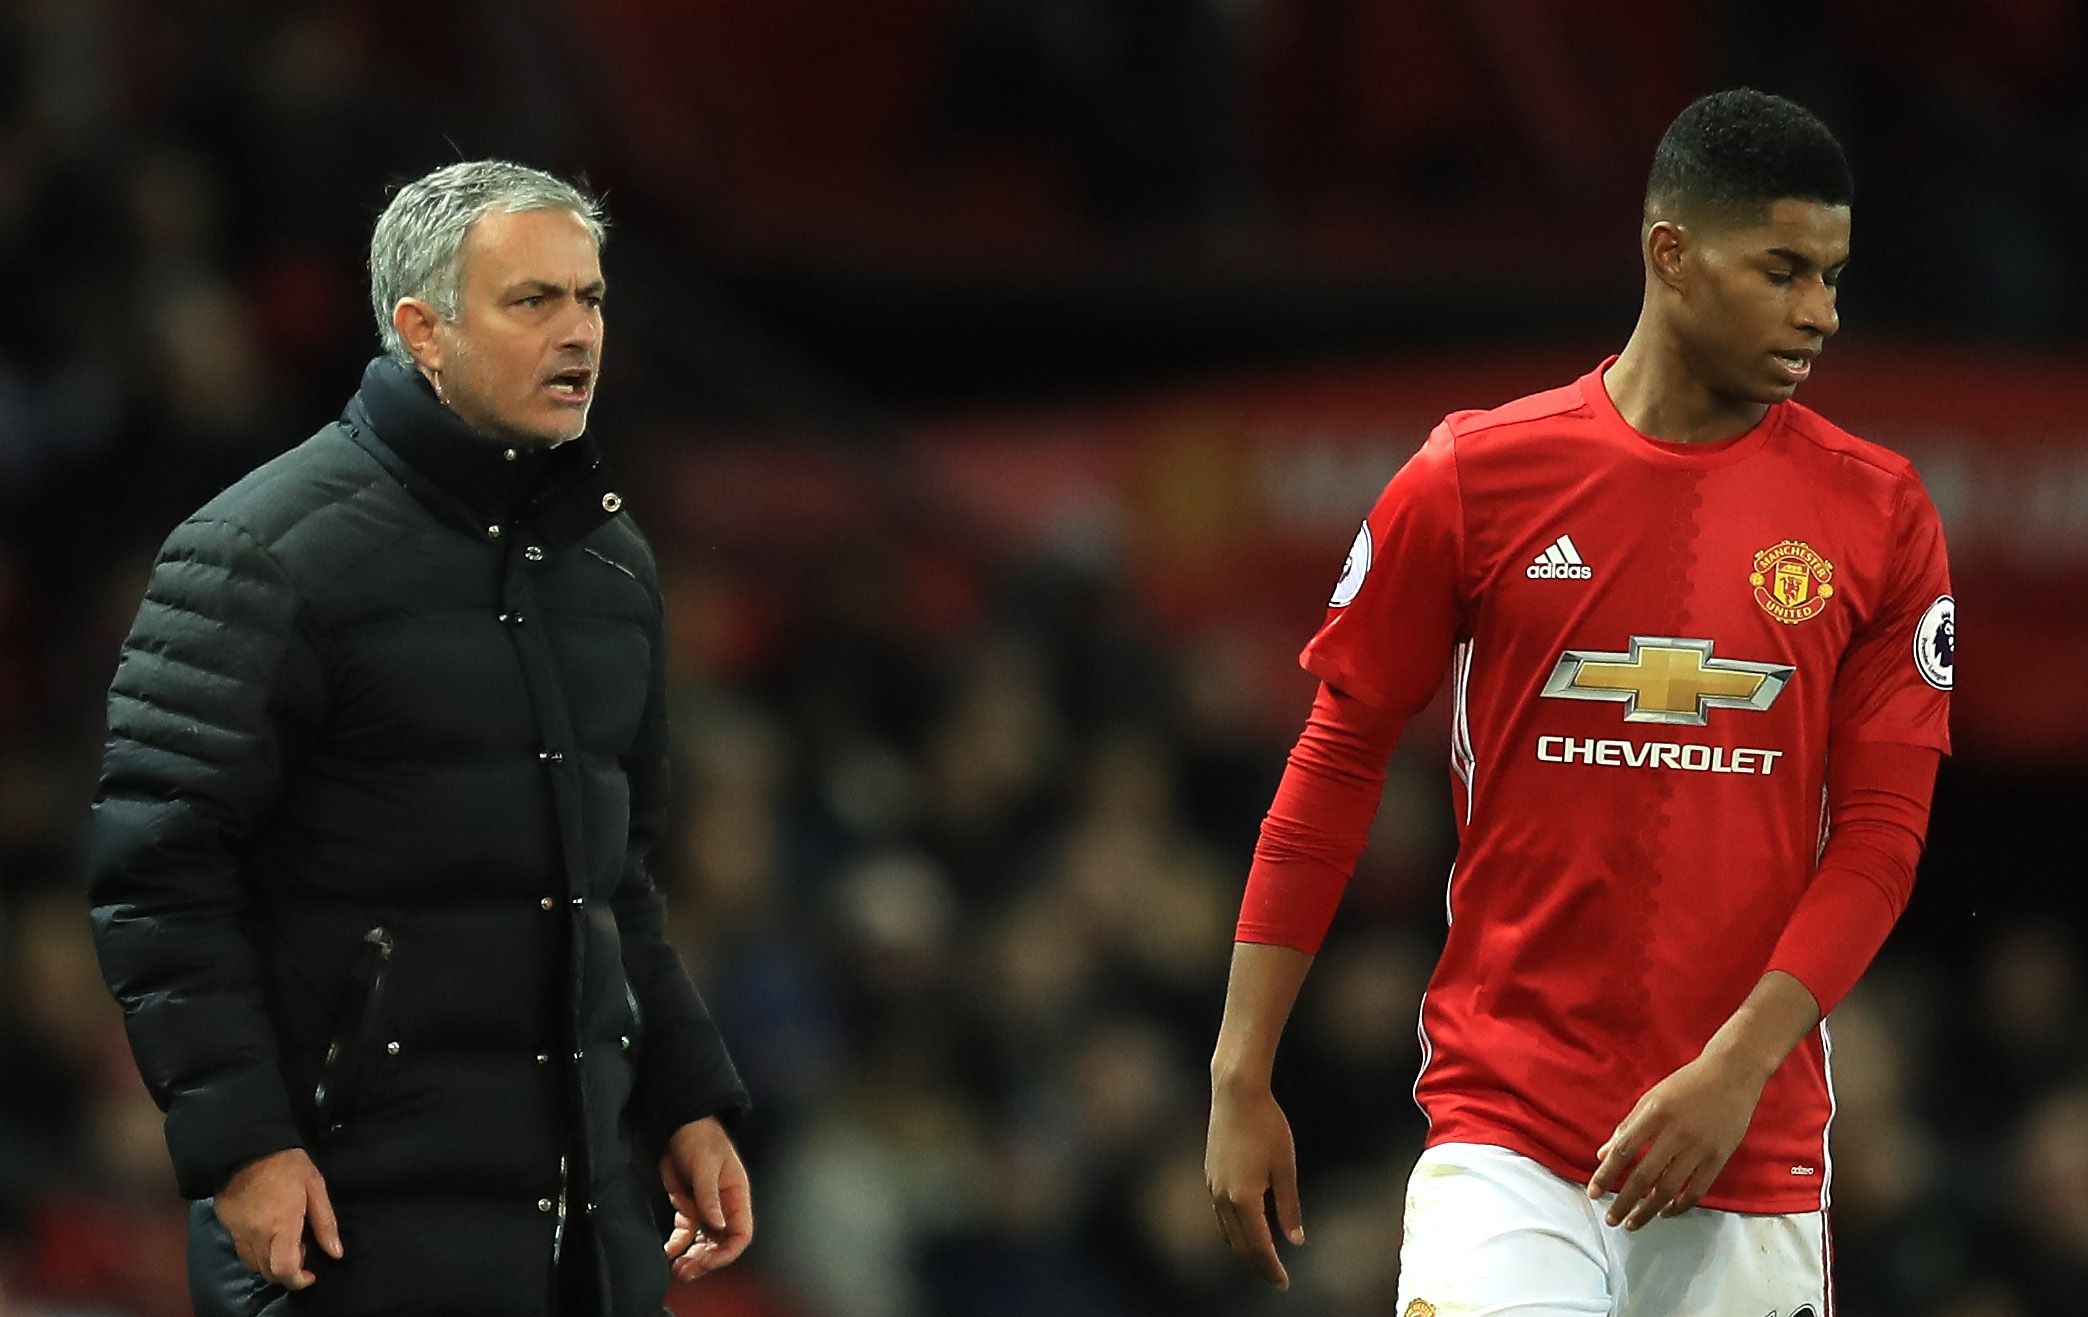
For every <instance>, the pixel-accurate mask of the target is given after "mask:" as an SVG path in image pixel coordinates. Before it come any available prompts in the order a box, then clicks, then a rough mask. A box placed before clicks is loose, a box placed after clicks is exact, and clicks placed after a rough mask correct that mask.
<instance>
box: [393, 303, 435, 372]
mask: <svg viewBox="0 0 2088 1317" xmlns="http://www.w3.org/2000/svg"><path fill="white" fill-rule="evenodd" d="M441 323H442V313H441V312H440V311H437V310H436V309H435V305H434V303H432V302H426V301H423V300H421V299H420V298H418V297H402V298H400V299H399V302H398V305H396V306H394V307H393V308H392V328H393V329H396V330H397V331H399V340H400V341H401V342H403V343H404V344H405V345H406V350H407V351H408V352H410V353H412V354H413V360H414V362H415V363H416V364H417V365H419V366H420V367H421V368H422V369H423V370H435V371H439V370H441V369H442V344H441V343H440V341H438V340H437V338H436V336H435V327H436V326H437V325H439V324H441Z"/></svg>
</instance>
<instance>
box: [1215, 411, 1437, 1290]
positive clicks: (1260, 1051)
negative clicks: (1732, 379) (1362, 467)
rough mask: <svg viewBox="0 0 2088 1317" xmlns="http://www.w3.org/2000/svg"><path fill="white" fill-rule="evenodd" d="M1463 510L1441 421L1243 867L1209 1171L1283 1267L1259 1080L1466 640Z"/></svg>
mask: <svg viewBox="0 0 2088 1317" xmlns="http://www.w3.org/2000/svg"><path fill="white" fill-rule="evenodd" d="M1464 537H1465V527H1464V508H1463V500H1462V495H1461V493H1460V489H1459V481H1458V472H1457V460H1456V454H1455V451H1454V447H1453V439H1452V436H1451V434H1450V431H1449V428H1448V427H1447V425H1446V426H1441V427H1438V428H1437V429H1436V431H1435V432H1434V433H1433V434H1431V435H1430V436H1429V438H1428V442H1426V443H1425V444H1423V445H1422V446H1421V448H1420V449H1419V451H1417V452H1416V453H1415V454H1414V455H1413V456H1412V457H1411V458H1409V459H1408V460H1407V463H1406V465H1405V466H1403V467H1401V468H1400V469H1399V472H1398V474H1396V475H1394V476H1393V477H1392V479H1391V481H1390V482H1389V483H1388V484H1387V485H1386V486H1385V489H1384V492H1383V493H1382V494H1381V495H1379V497H1378V501H1377V504H1376V506H1375V507H1373V508H1372V509H1371V512H1370V516H1369V518H1368V519H1366V520H1365V522H1364V524H1363V528H1362V529H1361V530H1360V531H1359V532H1358V533H1357V535H1356V539H1355V543H1354V544H1353V545H1352V546H1351V548H1350V550H1349V558H1348V562H1347V563H1346V564H1345V565H1344V567H1343V569H1342V574H1341V581H1340V583H1339V584H1338V585H1337V586H1336V587H1335V591H1334V597H1333V599H1332V600H1331V601H1330V602H1329V605H1328V612H1327V619H1326V622H1325V623H1324V624H1323V625H1322V626H1321V627H1320V630H1319V633H1318V634H1317V635H1315V636H1314V637H1313V638H1312V641H1311V643H1310V644H1308V645H1307V646H1306V647H1305V652H1304V653H1303V654H1302V655H1300V656H1299V662H1300V663H1301V664H1302V665H1303V666H1304V668H1305V670H1306V671H1308V672H1310V673H1312V674H1313V675H1314V676H1315V677H1318V678H1319V680H1320V688H1319V694H1318V696H1317V697H1316V698H1315V700H1314V702H1313V706H1312V713H1311V715H1310V717H1308V718H1307V720H1306V724H1305V730H1304V732H1303V733H1302V734H1300V736H1299V737H1298V744H1297V745H1296V747H1294V748H1293V749H1292V751H1291V755H1290V761H1289V763H1288V764H1287V765H1286V767H1285V769H1284V774H1283V781H1282V783H1281V784H1280V785H1279V786H1278V787H1277V790H1276V798H1275V801H1274V802H1273V803H1272V804H1271V805H1270V807H1269V813H1268V816H1267V817H1266V818H1265V819H1264V820H1263V822H1262V831H1261V840H1260V842H1259V843H1258V844H1257V845H1256V847H1255V854H1254V864H1253V867H1252V868H1251V870H1250V871H1249V873H1248V876H1247V890H1246V893H1245V895H1244V897H1243V899H1242V901H1241V903H1240V921H1239V926H1238V928H1237V929H1236V930H1235V932H1234V941H1235V944H1236V945H1235V946H1234V949H1233V964H1232V977H1231V981H1230V983H1229V984H1228V986H1227V989H1226V1000H1225V1016H1224V1019H1223V1021H1222V1022H1221V1023H1220V1025H1219V1037H1218V1044H1217V1048H1216V1050H1215V1051H1214V1052H1213V1054H1212V1057H1211V1128H1210V1134H1209V1138H1208V1141H1207V1143H1206V1145H1205V1155H1204V1175H1205V1179H1206V1181H1207V1183H1208V1185H1209V1188H1210V1191H1211V1201H1212V1206H1213V1207H1214V1208H1215V1209H1216V1211H1217V1214H1218V1222H1219V1226H1220V1228H1221V1229H1223V1230H1224V1232H1225V1237H1226V1241H1227V1242H1228V1243H1229V1244H1231V1245H1232V1247H1233V1250H1234V1251H1235V1252H1237V1253H1239V1254H1241V1255H1242V1256H1243V1257H1246V1258H1248V1259H1250V1260H1251V1261H1252V1262H1253V1263H1254V1264H1255V1267H1256V1268H1257V1269H1258V1270H1259V1271H1260V1272H1261V1273H1262V1275H1264V1276H1265V1277H1267V1278H1268V1279H1269V1281H1270V1282H1271V1283H1273V1284H1275V1285H1278V1286H1287V1285H1288V1284H1289V1276H1288V1274H1287V1273H1286V1272H1285V1271H1284V1269H1283V1263H1282V1261H1281V1260H1280V1259H1279V1258H1278V1257H1277V1255H1276V1246H1275V1242H1274V1239H1273V1237H1272V1236H1271V1234H1270V1231H1269V1218H1268V1206H1267V1204H1268V1200H1269V1198H1270V1196H1271V1195H1273V1196H1274V1198H1275V1201H1276V1210H1277V1219H1278V1221H1279V1223H1280V1225H1281V1226H1282V1228H1283V1231H1284V1234H1285V1235H1286V1236H1287V1237H1288V1238H1289V1239H1290V1241H1291V1242H1292V1243H1294V1244H1295V1243H1301V1242H1303V1240H1304V1223H1303V1221H1302V1219H1301V1218H1300V1214H1299V1203H1298V1188H1297V1156H1296V1153H1295V1151H1294V1149H1293V1148H1292V1145H1291V1135H1290V1126H1289V1123H1288V1122H1287V1121H1285V1119H1284V1116H1283V1112H1282V1110H1281V1109H1280V1108H1279V1107H1278V1106H1277V1105H1276V1099H1275V1096H1274V1094H1273V1093H1272V1091H1271V1089H1270V1086H1269V1078H1270V1072H1271V1070H1272V1068H1273V1066H1274V1064H1275V1057H1276V1047H1277V1043H1278V1040H1279V1039H1280V1038H1281V1037H1282V1034H1283V1028H1284V1023H1285V1021H1287V1020H1288V1019H1289V1017H1290V1011H1291V1007H1292V1005H1293V1004H1294V1003H1295V1002H1296V1001H1297V998H1298V992H1299V990H1300V988H1301V987H1302V986H1303V984H1304V981H1305V975H1306V972H1307V970H1308V969H1309V968H1310V967H1311V964H1312V958H1313V956H1314V955H1315V954H1317V952H1318V951H1319V946H1320V942H1321V940H1322V939H1323V938H1324V937H1325V936H1326V933H1327V927H1328V925H1329V924H1330V923H1332V921H1333V918H1334V909H1335V907H1336V906H1337V905H1339V904H1340V901H1341V893H1342V890H1343V888H1344V887H1346V885H1347V883H1348V878H1349V874H1350V873H1351V872H1352V871H1353V870H1354V868H1355V865H1356V859H1357V857H1358V856H1360V855H1361V854H1362V853H1363V845H1364V841H1365V839H1366V836H1367V834H1368V833H1369V830H1370V823H1371V820H1372V818H1373V817H1375V815H1376V813H1377V807H1378V801H1379V799H1380V798H1381V797H1382V795H1383V793H1384V787H1385V765H1386V761H1387V760H1389V759H1390V758H1391V754H1392V747H1393V745H1394V744H1395V743H1396V742H1397V741H1398V740H1399V733H1400V729H1401V728H1402V727H1403V726H1404V725H1405V723H1406V720H1407V719H1408V718H1410V717H1412V716H1413V714H1414V713H1415V712H1416V711H1417V710H1419V709H1420V708H1421V707H1422V706H1423V705H1424V704H1426V703H1427V702H1428V700H1429V697H1430V696H1432V695H1433V694H1434V693H1435V690H1436V688H1437V687H1438V686H1440V685H1441V684H1442V680H1443V673H1444V671H1445V670H1446V669H1447V668H1448V667H1449V662H1450V654H1451V651H1452V650H1453V649H1454V648H1455V646H1456V642H1457V639H1458V637H1459V636H1460V635H1461V634H1463V633H1464V626H1465V620H1466V600H1467V599H1468V598H1469V596H1470V593H1471V591H1470V589H1469V588H1468V586H1467V583H1466V581H1465V576H1464V571H1465V569H1464Z"/></svg>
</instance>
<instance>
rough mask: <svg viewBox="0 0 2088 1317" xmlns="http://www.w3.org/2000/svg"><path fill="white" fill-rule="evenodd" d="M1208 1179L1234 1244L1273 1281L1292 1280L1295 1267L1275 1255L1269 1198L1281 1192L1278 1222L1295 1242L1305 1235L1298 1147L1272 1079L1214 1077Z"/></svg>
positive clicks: (1286, 1283) (1284, 1285)
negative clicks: (1224, 1080)
mask: <svg viewBox="0 0 2088 1317" xmlns="http://www.w3.org/2000/svg"><path fill="white" fill-rule="evenodd" d="M1204 1182H1205V1183H1206V1184H1207V1185H1208V1186H1209V1187H1210V1190H1211V1206H1212V1207H1214V1208H1216V1209H1217V1211H1218V1228H1219V1229H1220V1230H1222V1231H1224V1232H1225V1242H1226V1243H1228V1244H1230V1245H1232V1251H1233V1252H1235V1253H1237V1254H1239V1255H1240V1256H1241V1257H1243V1258H1246V1259H1247V1260H1248V1261H1249V1262H1252V1263H1253V1264H1254V1268H1255V1270H1256V1271H1259V1272H1260V1273H1261V1274H1262V1276H1263V1278H1265V1279H1266V1280H1267V1281H1268V1282H1269V1283H1270V1284H1271V1285H1274V1286H1275V1287H1276V1288H1277V1289H1279V1290H1287V1289H1289V1288H1290V1273H1289V1272H1287V1271H1285V1270H1284V1269H1283V1260H1282V1259H1281V1258H1279V1257H1277V1256H1276V1241H1275V1240H1274V1239H1273V1238H1272V1237H1271V1236H1270V1234H1269V1208H1268V1199H1269V1196H1270V1195H1272V1194H1273V1195H1274V1196H1275V1199H1276V1222H1277V1224H1278V1225H1280V1226H1281V1227H1282V1228H1283V1236H1284V1238H1286V1239H1288V1240H1289V1241H1290V1242H1291V1243H1293V1244H1302V1243H1304V1242H1305V1218H1304V1214H1303V1211H1302V1209H1301V1208H1300V1207H1299V1204H1298V1152H1297V1148H1296V1146H1295V1145H1294V1144H1293V1143H1292V1142H1291V1128H1290V1122H1289V1121H1288V1120H1285V1119H1284V1117H1283V1108H1281V1107H1279V1106H1277V1105H1276V1097H1275V1095H1274V1094H1273V1093H1271V1092H1270V1091H1269V1089H1268V1086H1267V1085H1266V1084H1257V1085H1247V1086H1244V1087H1243V1089H1234V1088H1232V1087H1230V1086H1227V1085H1215V1084H1214V1085H1213V1086H1212V1089H1211V1130H1210V1136H1209V1138H1208V1140H1207V1141H1206V1143H1205V1145H1204Z"/></svg>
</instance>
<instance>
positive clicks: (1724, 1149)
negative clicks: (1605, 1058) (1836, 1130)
mask: <svg viewBox="0 0 2088 1317" xmlns="http://www.w3.org/2000/svg"><path fill="white" fill-rule="evenodd" d="M1767 1082H1768V1075H1767V1074H1764V1073H1762V1072H1761V1071H1759V1070H1757V1069H1751V1068H1748V1067H1744V1066H1741V1065H1737V1064H1734V1063H1732V1062H1730V1061H1727V1060H1724V1059H1722V1058H1719V1057H1716V1056H1713V1055H1710V1054H1706V1055H1704V1056H1699V1057H1698V1058H1697V1059H1696V1060H1694V1061H1691V1062H1690V1063H1689V1064H1688V1065H1685V1066H1683V1067H1682V1068H1681V1069H1680V1070H1677V1071H1676V1072H1675V1073H1673V1074H1671V1075H1669V1076H1668V1077H1667V1078H1666V1079H1663V1080H1661V1081H1660V1082H1659V1083H1658V1084H1655V1085H1654V1086H1653V1087H1652V1088H1651V1089H1649V1090H1647V1092H1646V1095H1645V1096H1644V1097H1642V1098H1640V1099H1639V1100H1638V1105H1637V1106H1635V1107H1633V1108H1632V1109H1631V1114H1630V1115H1628V1116H1626V1117H1625V1118H1624V1123H1623V1124H1621V1125H1619V1126H1617V1132H1616V1133H1615V1134H1613V1135H1611V1136H1610V1141H1609V1142H1608V1143H1605V1144H1603V1145H1602V1147H1601V1148H1600V1149H1598V1150H1597V1151H1596V1154H1595V1155H1596V1156H1598V1157H1600V1158H1601V1159H1602V1164H1601V1165H1600V1166H1598V1167H1596V1168H1595V1178H1594V1179H1593V1180H1592V1181H1591V1182H1590V1183H1589V1184H1588V1197H1590V1198H1594V1199H1599V1198H1601V1197H1602V1195H1604V1194H1606V1193H1609V1192H1610V1191H1611V1190H1615V1191H1616V1194H1617V1197H1616V1200H1615V1201H1614V1202H1612V1203H1611V1204H1610V1208H1609V1214H1608V1220H1609V1223H1610V1224H1611V1225H1613V1226H1614V1225H1620V1224H1621V1225H1622V1226H1623V1227H1624V1228H1625V1229H1626V1230H1637V1229H1638V1228H1639V1227H1641V1226H1643V1225H1645V1224H1646V1223H1647V1222H1648V1221H1651V1220H1652V1219H1653V1218H1654V1216H1656V1215H1659V1216H1679V1215H1681V1214H1682V1213H1683V1212H1686V1211H1688V1210H1689V1209H1690V1208H1692V1207H1695V1206H1696V1205H1697V1204H1698V1203H1699V1202H1701V1201H1702V1200H1703V1197H1704V1195H1705V1194H1706V1193H1707V1192H1709V1191H1710V1188H1711V1185H1712V1182H1713V1181H1715V1180H1717V1178H1718V1173H1719V1172H1720V1171H1722V1170H1724V1169H1725V1164H1726V1161H1727V1160H1728V1159H1729V1158H1731V1157H1732V1155H1733V1150H1734V1149H1735V1148H1738V1147H1739V1146H1740V1140H1741V1138H1742V1137H1743V1136H1745V1135H1746V1133H1747V1123H1748V1122H1749V1121H1751V1120H1753V1119H1754V1111H1755V1104H1756V1103H1758V1102H1760V1101H1761V1100H1762V1087H1763V1085H1764V1084H1766V1083H1767ZM1634 1162H1636V1163H1637V1165H1636V1166H1635V1167H1634V1166H1633V1163H1634ZM1627 1172H1629V1175H1628V1177H1627V1174H1626V1173H1627ZM1620 1184H1621V1185H1622V1187H1621V1188H1619V1187H1618V1186H1619V1185H1620Z"/></svg>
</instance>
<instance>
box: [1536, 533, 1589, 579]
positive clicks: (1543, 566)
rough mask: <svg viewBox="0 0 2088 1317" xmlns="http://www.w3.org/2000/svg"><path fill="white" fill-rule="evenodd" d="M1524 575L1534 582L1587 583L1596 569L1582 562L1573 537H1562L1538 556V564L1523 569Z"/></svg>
mask: <svg viewBox="0 0 2088 1317" xmlns="http://www.w3.org/2000/svg"><path fill="white" fill-rule="evenodd" d="M1523 575H1524V576H1527V577H1529V578H1530V579H1531V580H1533V581H1586V580H1589V579H1591V578H1593V577H1594V575H1595V569H1594V568H1592V567H1590V566H1588V564H1586V563H1585V562H1582V561H1581V556H1580V550H1579V549H1576V548H1574V547H1573V537H1572V536H1571V535H1561V536H1560V537H1559V538H1558V539H1556V540H1553V541H1552V542H1551V547H1550V548H1548V549H1546V550H1545V551H1544V552H1543V553H1540V554H1538V555H1537V561H1536V562H1533V563H1531V564H1530V565H1529V566H1528V567H1525V568H1524V569H1523Z"/></svg>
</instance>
